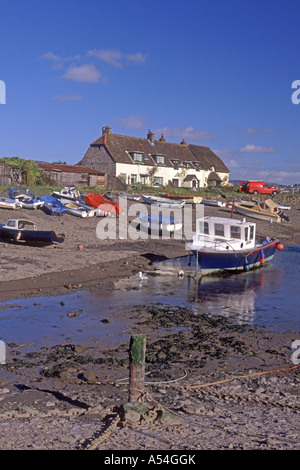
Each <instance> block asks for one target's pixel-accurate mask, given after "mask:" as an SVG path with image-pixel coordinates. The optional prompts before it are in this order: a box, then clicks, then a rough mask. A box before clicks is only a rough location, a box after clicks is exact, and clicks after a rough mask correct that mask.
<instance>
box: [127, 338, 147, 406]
mask: <svg viewBox="0 0 300 470" xmlns="http://www.w3.org/2000/svg"><path fill="white" fill-rule="evenodd" d="M145 356H146V335H134V336H132V337H131V339H130V348H129V401H130V402H134V401H142V398H143V395H144V392H145Z"/></svg>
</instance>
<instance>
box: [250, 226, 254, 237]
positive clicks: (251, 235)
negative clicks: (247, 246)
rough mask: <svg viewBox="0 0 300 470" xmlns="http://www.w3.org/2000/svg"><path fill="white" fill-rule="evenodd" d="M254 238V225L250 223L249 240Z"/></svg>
mask: <svg viewBox="0 0 300 470" xmlns="http://www.w3.org/2000/svg"><path fill="white" fill-rule="evenodd" d="M253 238H254V225H251V227H250V240H253Z"/></svg>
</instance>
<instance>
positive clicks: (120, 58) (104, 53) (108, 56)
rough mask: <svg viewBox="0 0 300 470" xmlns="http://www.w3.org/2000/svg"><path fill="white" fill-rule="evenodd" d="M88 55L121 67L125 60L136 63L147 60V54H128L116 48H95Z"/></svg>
mask: <svg viewBox="0 0 300 470" xmlns="http://www.w3.org/2000/svg"><path fill="white" fill-rule="evenodd" d="M87 55H88V56H92V57H95V58H96V59H100V60H103V61H104V62H106V63H107V64H110V65H112V66H113V67H115V68H119V69H120V68H122V66H123V63H124V61H125V60H127V61H128V62H131V63H134V64H142V63H144V62H145V61H146V54H142V53H141V52H136V53H134V54H127V55H126V54H123V53H122V52H121V51H117V50H114V49H94V50H90V51H88V53H87Z"/></svg>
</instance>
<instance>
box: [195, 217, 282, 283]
mask: <svg viewBox="0 0 300 470" xmlns="http://www.w3.org/2000/svg"><path fill="white" fill-rule="evenodd" d="M186 248H187V249H188V250H191V251H192V253H193V255H194V256H195V258H196V266H197V270H199V271H201V274H202V275H207V274H216V273H220V272H224V271H249V270H250V269H253V268H256V267H259V266H262V265H263V264H264V263H266V262H268V261H270V260H271V259H272V258H273V256H274V254H275V253H276V251H277V250H283V245H282V244H281V243H280V241H279V240H278V239H277V238H270V237H264V236H257V235H256V224H255V223H253V222H246V220H245V219H243V220H242V221H241V220H237V219H228V218H223V217H202V218H200V219H198V220H197V221H196V234H195V235H194V237H193V239H192V241H191V242H188V243H187V245H186Z"/></svg>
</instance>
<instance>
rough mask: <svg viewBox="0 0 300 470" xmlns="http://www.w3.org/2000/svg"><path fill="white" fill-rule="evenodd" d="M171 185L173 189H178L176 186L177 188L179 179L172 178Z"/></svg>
mask: <svg viewBox="0 0 300 470" xmlns="http://www.w3.org/2000/svg"><path fill="white" fill-rule="evenodd" d="M172 183H173V184H174V186H175V188H178V186H179V179H177V178H173V179H172Z"/></svg>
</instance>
